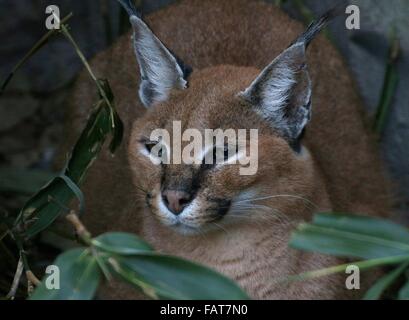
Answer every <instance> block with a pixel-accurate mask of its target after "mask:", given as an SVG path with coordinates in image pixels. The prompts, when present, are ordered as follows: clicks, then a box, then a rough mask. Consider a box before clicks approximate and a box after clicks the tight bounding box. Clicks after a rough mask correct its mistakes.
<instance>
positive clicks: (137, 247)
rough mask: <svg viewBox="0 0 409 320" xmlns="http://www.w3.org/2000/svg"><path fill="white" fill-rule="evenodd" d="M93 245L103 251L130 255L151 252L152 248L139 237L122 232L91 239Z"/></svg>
mask: <svg viewBox="0 0 409 320" xmlns="http://www.w3.org/2000/svg"><path fill="white" fill-rule="evenodd" d="M93 244H94V245H95V246H96V247H98V248H100V249H102V250H105V251H108V252H113V253H116V254H120V255H131V254H138V253H143V252H147V251H148V252H149V251H152V247H151V246H150V245H149V244H147V243H146V242H145V241H143V240H141V239H140V238H139V237H137V236H135V235H133V234H129V233H123V232H110V233H105V234H103V235H100V236H98V237H96V238H95V239H93Z"/></svg>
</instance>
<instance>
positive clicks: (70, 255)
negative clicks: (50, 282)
mask: <svg viewBox="0 0 409 320" xmlns="http://www.w3.org/2000/svg"><path fill="white" fill-rule="evenodd" d="M54 265H55V266H57V267H58V268H59V276H60V277H59V282H60V283H59V289H49V288H47V286H46V284H47V277H50V276H52V275H47V276H45V278H44V279H43V281H42V282H41V284H40V286H39V287H37V288H36V290H35V291H34V293H33V295H32V296H31V300H90V299H92V298H93V297H94V295H95V292H96V290H97V288H98V284H99V281H100V278H101V272H100V270H99V267H98V264H97V262H96V259H95V258H94V257H93V256H92V255H91V254H90V252H89V251H88V250H86V249H85V250H84V249H83V248H79V249H73V250H70V251H67V252H65V253H63V254H61V255H60V256H59V257H58V258H57V260H56V261H55V262H54Z"/></svg>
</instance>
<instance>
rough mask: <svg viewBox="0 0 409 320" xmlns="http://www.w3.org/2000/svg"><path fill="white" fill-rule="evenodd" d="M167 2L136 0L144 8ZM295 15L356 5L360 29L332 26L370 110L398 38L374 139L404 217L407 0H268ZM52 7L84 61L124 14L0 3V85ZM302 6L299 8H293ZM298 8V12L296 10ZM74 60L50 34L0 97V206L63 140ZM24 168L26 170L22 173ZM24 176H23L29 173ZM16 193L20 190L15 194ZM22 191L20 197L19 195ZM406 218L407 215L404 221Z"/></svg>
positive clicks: (408, 143) (121, 25) (408, 165)
mask: <svg viewBox="0 0 409 320" xmlns="http://www.w3.org/2000/svg"><path fill="white" fill-rule="evenodd" d="M172 2H173V1H172V0H146V1H139V2H138V5H139V7H140V8H141V11H142V12H143V13H145V14H146V13H149V12H152V11H154V10H157V9H159V8H161V7H163V6H165V5H168V4H169V3H172ZM269 2H272V3H278V2H279V3H281V5H282V7H283V9H284V10H286V11H287V12H288V13H289V14H290V15H292V16H293V17H295V18H297V19H301V20H305V16H306V15H305V9H307V10H309V11H311V12H312V13H313V14H315V15H318V14H319V13H321V12H323V11H325V10H326V9H328V8H329V7H332V6H333V5H334V4H335V3H338V2H341V3H344V4H345V5H346V4H347V3H353V4H357V5H358V6H359V8H360V11H361V30H359V31H347V30H346V28H345V25H344V21H342V19H339V20H338V21H337V22H336V23H334V24H333V25H332V26H331V34H332V38H333V39H334V41H335V43H336V45H337V47H338V48H339V50H340V51H341V52H342V54H343V55H344V56H345V58H346V60H347V61H348V63H349V66H350V68H351V69H352V71H353V73H354V75H355V76H356V81H357V83H358V86H359V89H360V92H361V95H362V96H363V98H364V100H365V102H366V106H367V109H368V112H369V113H371V114H374V113H375V111H376V107H377V105H378V101H379V99H380V95H381V92H382V86H383V80H384V73H385V67H386V62H387V53H388V48H389V45H390V41H389V40H388V39H389V35H390V32H391V30H392V28H395V29H396V34H397V36H398V38H399V40H400V45H401V56H400V59H399V61H398V62H397V68H398V72H399V84H398V88H397V91H396V93H395V95H394V98H393V103H392V106H391V110H390V112H389V115H388V117H387V122H386V126H385V129H384V131H383V134H382V137H381V147H382V154H383V156H384V158H385V160H386V163H387V165H388V168H389V171H390V173H391V176H392V177H393V178H394V181H395V182H396V183H397V195H398V203H397V211H399V212H401V214H400V215H399V217H400V218H403V219H405V218H407V217H409V212H408V207H409V90H408V89H409V52H408V51H409V19H408V17H409V2H408V1H406V0H392V1H386V0H376V1H374V0H371V1H370V0H354V1H352V0H351V1H347V0H341V1H335V0H324V1H314V0H310V1H300V0H287V1H274V0H270V1H269ZM50 4H55V5H58V6H59V8H60V10H61V16H64V15H66V14H67V13H69V12H73V13H74V17H73V18H72V19H71V20H70V22H69V25H70V27H71V33H72V35H73V36H74V38H75V39H76V40H77V42H78V43H79V46H80V47H81V49H82V50H83V52H84V53H85V54H86V56H87V58H91V57H92V56H93V55H95V54H96V53H97V52H99V51H101V50H103V49H104V48H106V47H107V46H109V45H110V44H111V43H113V42H114V41H115V39H116V38H117V37H118V36H119V35H120V34H122V33H123V32H125V31H126V29H127V28H128V22H127V17H126V16H125V15H124V12H123V11H122V10H120V8H119V6H118V4H117V3H116V1H114V0H82V1H72V0H71V1H70V0H53V1H48V0H17V1H16V0H0V21H1V22H0V26H1V28H0V39H1V45H0V61H1V63H0V82H1V81H2V80H3V79H4V78H5V77H6V76H7V75H8V73H9V72H10V70H11V69H12V68H13V66H14V65H15V64H16V63H17V62H18V61H19V59H21V57H23V56H24V54H26V53H27V51H28V50H29V49H30V48H31V46H32V45H33V44H34V43H35V42H36V41H37V40H38V39H39V38H40V37H41V36H42V35H43V34H44V33H45V32H46V31H47V30H46V28H45V24H44V22H45V18H46V14H45V8H46V7H47V6H48V5H50ZM300 9H301V10H300ZM303 12H304V14H303ZM80 69H81V63H80V61H79V59H78V57H77V55H76V53H75V52H74V50H73V48H72V46H71V45H70V44H69V43H68V42H67V41H66V40H65V39H64V38H63V37H62V36H56V37H54V38H53V39H52V40H51V41H50V43H49V44H48V45H47V46H46V47H44V48H43V49H42V50H41V51H39V52H38V53H37V54H36V55H35V56H34V57H32V58H31V59H30V61H29V62H28V63H27V64H26V65H25V66H24V67H23V68H22V69H21V70H20V71H19V72H18V73H17V74H16V76H15V78H14V79H13V81H12V82H11V83H10V85H9V87H8V88H7V90H6V92H5V94H4V95H3V96H2V97H1V98H0V209H1V210H11V209H17V208H19V207H20V206H21V204H22V202H23V201H24V199H25V198H26V196H27V195H28V194H30V193H31V192H32V191H35V190H32V187H31V184H30V180H29V179H32V180H31V181H32V182H33V184H32V185H33V186H35V185H38V184H39V183H40V182H42V181H43V180H47V178H48V176H47V174H44V172H43V171H39V170H50V168H51V163H52V160H53V158H54V155H55V152H56V146H57V145H58V143H59V142H60V141H61V140H62V139H64V137H63V136H62V123H63V120H64V110H63V109H62V106H63V101H64V99H66V97H67V93H68V92H69V90H68V89H69V88H70V86H71V85H72V82H73V80H74V78H75V75H76V74H77V73H78V71H79V70H80ZM27 170H29V171H27ZM29 173H30V174H29ZM16 190H19V191H21V190H23V191H24V192H23V195H21V192H20V193H18V196H17V194H16V192H15V191H16ZM24 193H25V195H24ZM408 220H409V219H407V221H408Z"/></svg>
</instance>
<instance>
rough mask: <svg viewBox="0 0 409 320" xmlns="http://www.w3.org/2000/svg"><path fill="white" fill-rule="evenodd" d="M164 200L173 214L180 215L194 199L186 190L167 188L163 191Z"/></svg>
mask: <svg viewBox="0 0 409 320" xmlns="http://www.w3.org/2000/svg"><path fill="white" fill-rule="evenodd" d="M162 198H163V202H164V203H165V205H166V207H167V208H168V209H169V210H170V211H172V213H173V214H175V215H179V214H180V213H182V211H183V209H184V208H185V207H186V206H187V205H188V204H189V203H190V202H191V201H192V196H191V195H190V194H189V193H187V192H185V191H176V190H165V191H163V192H162Z"/></svg>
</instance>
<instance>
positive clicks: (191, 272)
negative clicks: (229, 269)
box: [111, 253, 248, 300]
mask: <svg viewBox="0 0 409 320" xmlns="http://www.w3.org/2000/svg"><path fill="white" fill-rule="evenodd" d="M111 262H112V261H111ZM111 265H114V272H116V273H117V274H118V275H119V276H121V277H122V278H123V279H124V280H125V281H127V282H129V283H131V284H133V285H135V286H136V287H138V288H139V289H142V290H143V291H144V292H145V293H146V294H147V295H148V296H150V297H151V298H164V299H212V300H213V299H216V300H219V299H229V300H231V299H232V300H237V299H248V297H247V295H246V294H245V293H244V292H243V290H242V289H240V288H239V287H238V286H237V285H236V284H235V283H234V282H233V281H232V280H230V279H228V278H226V277H224V276H222V275H221V274H219V273H217V272H215V271H213V270H211V269H208V268H206V267H204V266H201V265H199V264H196V263H193V262H189V261H186V260H184V259H181V258H176V257H171V256H166V255H160V254H155V253H151V254H147V253H146V254H138V255H134V256H122V257H116V258H115V262H114V263H111Z"/></svg>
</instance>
